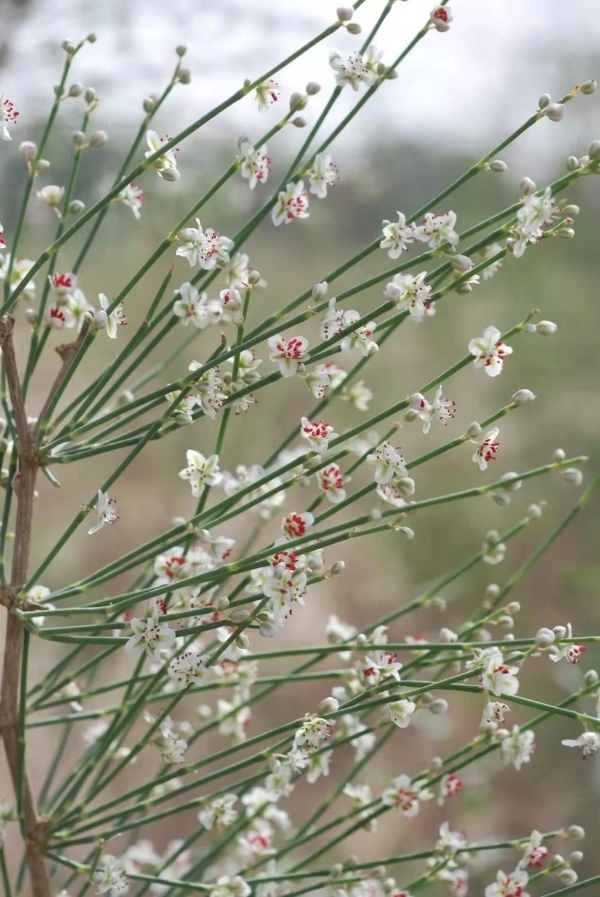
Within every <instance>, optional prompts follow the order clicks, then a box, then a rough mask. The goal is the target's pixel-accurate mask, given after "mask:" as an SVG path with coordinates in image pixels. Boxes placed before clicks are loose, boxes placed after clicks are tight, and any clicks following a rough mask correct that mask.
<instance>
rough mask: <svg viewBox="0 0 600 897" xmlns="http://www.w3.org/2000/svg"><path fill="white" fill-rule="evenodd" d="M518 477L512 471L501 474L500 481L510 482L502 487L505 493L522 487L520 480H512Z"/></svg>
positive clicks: (516, 490)
mask: <svg viewBox="0 0 600 897" xmlns="http://www.w3.org/2000/svg"><path fill="white" fill-rule="evenodd" d="M524 392H528V390H524ZM513 401H514V397H513ZM518 475H519V474H518V473H516V471H514V470H509V471H507V472H506V473H503V474H502V476H501V477H500V479H501V480H512V482H511V483H507V484H506V486H503V487H502V488H503V489H504V490H505V491H506V492H518V491H519V489H520V488H521V486H522V485H523V482H522V480H516V479H514V477H518Z"/></svg>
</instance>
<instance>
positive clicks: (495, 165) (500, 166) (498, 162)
mask: <svg viewBox="0 0 600 897" xmlns="http://www.w3.org/2000/svg"><path fill="white" fill-rule="evenodd" d="M488 168H489V169H490V171H496V172H498V173H499V174H501V173H502V172H503V171H506V169H507V168H508V165H507V164H506V162H503V161H502V159H494V161H493V162H490V163H489V165H488Z"/></svg>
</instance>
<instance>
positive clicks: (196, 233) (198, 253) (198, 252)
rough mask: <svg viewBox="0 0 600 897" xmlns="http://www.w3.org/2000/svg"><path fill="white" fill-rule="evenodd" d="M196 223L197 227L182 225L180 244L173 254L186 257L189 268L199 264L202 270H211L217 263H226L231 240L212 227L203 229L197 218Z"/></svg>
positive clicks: (231, 246)
mask: <svg viewBox="0 0 600 897" xmlns="http://www.w3.org/2000/svg"><path fill="white" fill-rule="evenodd" d="M196 224H197V225H198V227H184V229H183V230H181V231H180V232H179V234H178V239H179V240H180V241H181V243H182V245H181V246H179V247H178V248H177V251H176V252H175V255H178V256H180V257H181V258H184V259H187V260H188V262H189V264H190V267H191V268H193V267H195V266H196V265H199V266H200V267H201V268H202V269H203V270H204V271H212V270H213V269H214V268H215V267H216V266H217V265H219V267H222V266H223V265H226V264H227V262H228V261H229V250H230V249H232V248H233V240H230V239H229V237H223V236H221V234H218V233H217V231H216V230H213V229H212V227H207V228H206V229H204V228H203V227H202V225H201V224H200V219H199V218H196Z"/></svg>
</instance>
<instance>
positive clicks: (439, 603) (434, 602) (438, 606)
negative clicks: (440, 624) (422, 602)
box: [429, 595, 448, 610]
mask: <svg viewBox="0 0 600 897" xmlns="http://www.w3.org/2000/svg"><path fill="white" fill-rule="evenodd" d="M429 604H430V606H431V607H433V608H434V609H435V610H446V608H447V606H448V602H447V601H446V599H445V598H444V597H443V596H442V595H435V596H434V597H433V598H432V599H431V601H430V602H429Z"/></svg>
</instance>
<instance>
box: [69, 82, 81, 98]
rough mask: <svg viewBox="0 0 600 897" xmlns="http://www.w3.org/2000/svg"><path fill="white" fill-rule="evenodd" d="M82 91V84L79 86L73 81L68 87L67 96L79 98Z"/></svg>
mask: <svg viewBox="0 0 600 897" xmlns="http://www.w3.org/2000/svg"><path fill="white" fill-rule="evenodd" d="M82 91H83V84H81V83H80V82H79V81H75V82H74V83H73V84H71V86H70V87H69V96H70V97H80V96H81V94H82Z"/></svg>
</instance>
